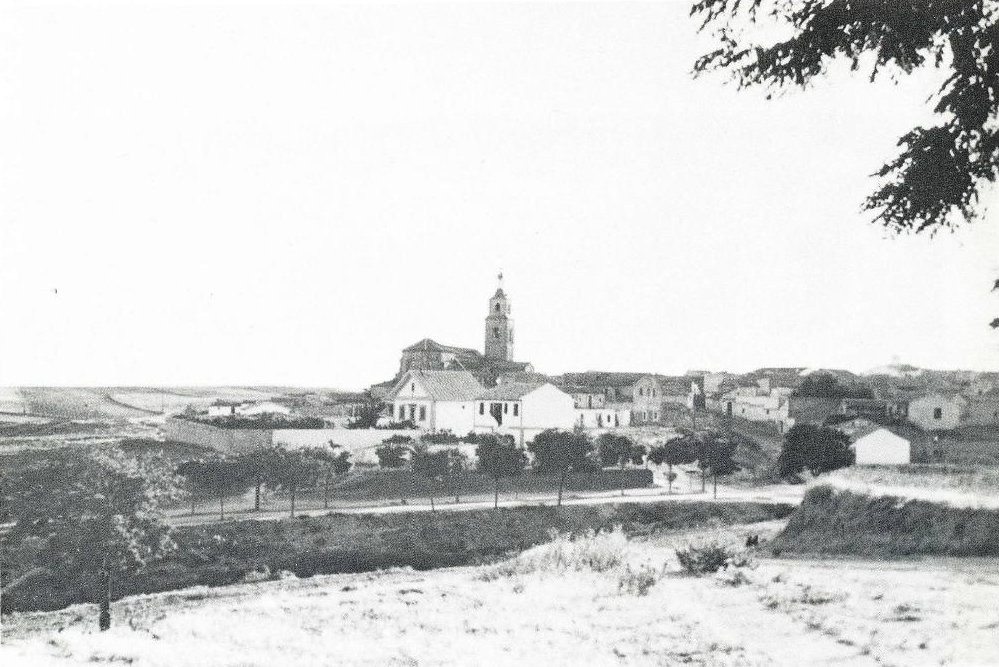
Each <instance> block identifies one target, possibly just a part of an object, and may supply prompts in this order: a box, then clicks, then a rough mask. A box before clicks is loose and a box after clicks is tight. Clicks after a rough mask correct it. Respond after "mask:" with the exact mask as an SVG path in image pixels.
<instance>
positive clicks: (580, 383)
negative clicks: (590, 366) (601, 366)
mask: <svg viewBox="0 0 999 667" xmlns="http://www.w3.org/2000/svg"><path fill="white" fill-rule="evenodd" d="M646 375H647V373H622V372H618V371H584V372H582V373H565V374H563V375H561V376H559V377H558V378H555V379H554V380H555V381H554V383H555V384H556V385H558V386H559V387H560V388H561V389H562V390H563V391H566V392H569V393H572V394H603V396H604V399H605V400H607V401H610V402H612V403H615V402H616V403H628V402H631V401H632V396H633V394H634V389H635V383H636V382H638V381H639V380H641V379H642V378H643V377H645V376H646Z"/></svg>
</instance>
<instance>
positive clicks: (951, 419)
mask: <svg viewBox="0 0 999 667" xmlns="http://www.w3.org/2000/svg"><path fill="white" fill-rule="evenodd" d="M967 405H968V401H967V400H966V399H965V398H964V397H963V396H961V395H960V394H953V393H944V392H931V393H928V394H924V395H923V396H920V397H918V398H915V399H913V400H911V401H909V412H908V414H909V421H910V422H912V423H913V424H915V425H916V426H918V427H920V428H921V429H923V430H924V431H946V430H950V429H954V428H957V427H958V426H960V425H961V419H962V417H963V415H964V412H965V408H966V407H967Z"/></svg>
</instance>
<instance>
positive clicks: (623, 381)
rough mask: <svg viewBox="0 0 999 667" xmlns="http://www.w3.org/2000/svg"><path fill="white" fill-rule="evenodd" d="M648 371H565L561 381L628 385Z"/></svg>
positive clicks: (602, 385)
mask: <svg viewBox="0 0 999 667" xmlns="http://www.w3.org/2000/svg"><path fill="white" fill-rule="evenodd" d="M646 375H648V373H619V372H617V371H586V372H583V373H565V374H563V375H562V382H564V383H565V384H566V385H572V386H574V387H630V386H632V385H633V384H635V383H636V382H638V381H639V380H641V379H642V378H643V377H645V376H646Z"/></svg>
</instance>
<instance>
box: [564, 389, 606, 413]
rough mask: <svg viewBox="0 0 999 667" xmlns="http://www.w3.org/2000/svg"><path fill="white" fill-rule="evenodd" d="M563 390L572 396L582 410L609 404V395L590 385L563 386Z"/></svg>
mask: <svg viewBox="0 0 999 667" xmlns="http://www.w3.org/2000/svg"><path fill="white" fill-rule="evenodd" d="M562 390H563V391H564V392H566V393H567V394H569V395H570V396H572V400H573V403H574V404H575V406H576V407H577V408H579V409H581V410H592V409H597V410H599V409H600V408H602V407H604V406H605V405H607V402H608V401H607V396H606V395H605V394H604V393H603V392H601V391H597V390H594V389H590V388H588V387H562Z"/></svg>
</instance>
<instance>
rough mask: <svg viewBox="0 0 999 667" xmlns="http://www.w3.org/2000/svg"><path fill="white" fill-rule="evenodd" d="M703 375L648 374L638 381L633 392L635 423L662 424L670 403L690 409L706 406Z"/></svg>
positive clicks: (633, 419)
mask: <svg viewBox="0 0 999 667" xmlns="http://www.w3.org/2000/svg"><path fill="white" fill-rule="evenodd" d="M701 382H703V380H702V378H701V377H694V376H679V377H676V376H668V375H646V376H644V377H642V378H640V379H639V380H638V381H637V382H635V386H634V388H633V391H632V409H631V410H632V421H633V422H634V423H635V424H659V423H661V422H662V421H663V420H664V418H665V414H666V410H667V406H668V405H674V406H683V407H686V408H687V409H688V410H693V409H695V408H702V407H704V393H703V391H702V390H701V384H700V383H701Z"/></svg>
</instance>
